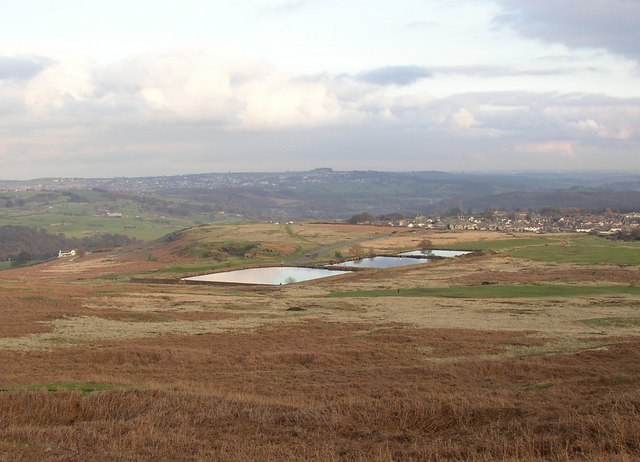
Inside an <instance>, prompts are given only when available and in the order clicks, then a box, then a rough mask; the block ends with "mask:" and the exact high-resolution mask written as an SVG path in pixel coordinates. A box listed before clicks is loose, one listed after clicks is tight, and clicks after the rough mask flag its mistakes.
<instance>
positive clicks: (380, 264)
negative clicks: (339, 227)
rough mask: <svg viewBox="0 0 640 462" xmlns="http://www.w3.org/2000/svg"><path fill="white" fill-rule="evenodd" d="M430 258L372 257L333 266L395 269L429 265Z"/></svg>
mask: <svg viewBox="0 0 640 462" xmlns="http://www.w3.org/2000/svg"><path fill="white" fill-rule="evenodd" d="M428 261H429V259H428V258H411V257H370V258H362V259H360V260H349V261H343V262H340V263H337V264H335V265H333V266H340V267H343V266H344V267H347V266H353V267H357V268H393V267H395V266H405V265H416V264H420V263H427V262H428Z"/></svg>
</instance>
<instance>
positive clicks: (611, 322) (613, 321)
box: [579, 316, 640, 327]
mask: <svg viewBox="0 0 640 462" xmlns="http://www.w3.org/2000/svg"><path fill="white" fill-rule="evenodd" d="M579 322H580V323H582V324H586V325H587V326H592V327H638V326H640V318H624V317H618V316H612V317H608V318H591V319H581V320H580V321H579Z"/></svg>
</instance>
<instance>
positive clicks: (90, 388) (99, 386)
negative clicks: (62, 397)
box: [0, 382, 121, 394]
mask: <svg viewBox="0 0 640 462" xmlns="http://www.w3.org/2000/svg"><path fill="white" fill-rule="evenodd" d="M118 388H121V387H119V386H118V385H114V384H110V383H93V382H88V383H47V384H39V385H27V386H23V387H12V388H2V389H0V391H4V392H15V391H48V392H56V391H81V392H82V393H83V394H89V393H93V392H96V391H110V390H116V389H118Z"/></svg>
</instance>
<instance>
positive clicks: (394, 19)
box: [0, 0, 640, 179]
mask: <svg viewBox="0 0 640 462" xmlns="http://www.w3.org/2000/svg"><path fill="white" fill-rule="evenodd" d="M637 24H640V1H638V0H535V1H531V0H469V1H467V0H395V1H391V0H367V1H364V0H341V1H338V0H236V1H234V2H229V1H222V0H181V1H179V2H178V1H176V0H173V1H169V0H153V1H151V0H135V1H131V0H128V1H122V0H110V1H109V2H105V1H99V2H98V1H93V0H84V1H82V2H78V1H77V0H74V1H71V0H56V1H55V2H52V1H50V0H20V1H19V2H18V1H15V0H0V179H31V178H40V177H52V176H56V177H57V176H62V177H111V176H151V175H175V174H185V173H203V172H228V171H285V170H306V169H312V168H318V167H332V168H334V169H337V170H389V171H411V170H444V171H465V172H472V171H513V170H516V171H526V170H621V171H634V172H638V171H640V28H639V27H637Z"/></svg>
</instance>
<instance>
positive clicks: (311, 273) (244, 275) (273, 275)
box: [183, 266, 349, 286]
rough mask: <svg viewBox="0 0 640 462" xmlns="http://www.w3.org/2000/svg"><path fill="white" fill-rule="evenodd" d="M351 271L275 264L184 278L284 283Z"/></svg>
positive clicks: (190, 279) (241, 282)
mask: <svg viewBox="0 0 640 462" xmlns="http://www.w3.org/2000/svg"><path fill="white" fill-rule="evenodd" d="M346 273H349V271H338V270H329V269H323V268H302V267H295V266H274V267H269V268H250V269H243V270H236V271H228V272H225V273H212V274H205V275H202V276H193V277H190V278H184V279H183V280H185V281H205V282H228V283H236V284H265V285H273V286H277V285H281V284H282V285H284V284H293V283H294V282H302V281H310V280H312V279H321V278H326V277H329V276H337V275H339V274H346Z"/></svg>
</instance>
